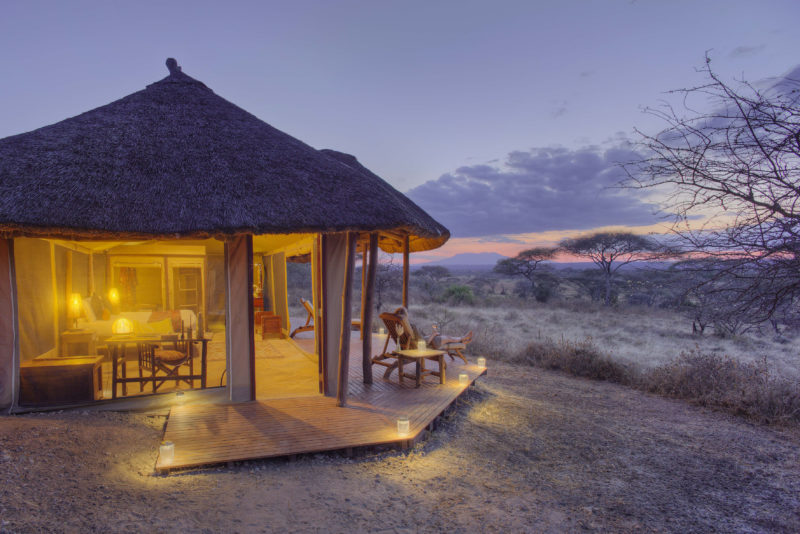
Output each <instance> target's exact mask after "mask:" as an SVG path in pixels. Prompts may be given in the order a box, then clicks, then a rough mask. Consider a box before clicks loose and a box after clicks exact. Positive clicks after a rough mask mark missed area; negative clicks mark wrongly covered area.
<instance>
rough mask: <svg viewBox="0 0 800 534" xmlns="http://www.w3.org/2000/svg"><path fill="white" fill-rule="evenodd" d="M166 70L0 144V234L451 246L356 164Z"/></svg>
mask: <svg viewBox="0 0 800 534" xmlns="http://www.w3.org/2000/svg"><path fill="white" fill-rule="evenodd" d="M167 67H168V69H169V71H170V73H169V75H168V76H167V77H166V78H164V79H162V80H160V81H158V82H155V83H152V84H150V85H148V86H147V87H146V88H145V89H143V90H141V91H138V92H136V93H133V94H131V95H128V96H126V97H124V98H122V99H120V100H117V101H115V102H112V103H110V104H107V105H105V106H101V107H99V108H96V109H93V110H91V111H88V112H86V113H83V114H81V115H78V116H76V117H72V118H69V119H66V120H63V121H61V122H58V123H56V124H53V125H50V126H45V127H44V128H39V129H38V130H34V131H32V132H28V133H25V134H20V135H15V136H12V137H7V138H5V139H0V234H2V235H6V236H14V235H42V236H56V237H72V238H80V239H91V238H105V239H108V238H112V239H125V238H136V239H138V238H143V237H145V238H146V237H160V238H164V237H187V238H188V237H193V238H200V237H209V236H215V237H224V236H232V235H236V234H242V233H254V234H266V233H300V232H338V231H348V230H355V231H373V230H385V231H392V232H397V233H399V234H401V235H402V234H403V233H408V234H410V235H411V244H412V250H426V249H430V248H435V247H437V246H440V245H441V244H443V243H444V242H445V241H446V240H447V238H448V237H449V233H448V231H447V229H446V228H444V227H443V226H441V225H440V224H439V223H437V222H436V221H434V220H433V219H432V218H431V217H430V216H429V215H428V214H427V213H425V212H424V211H423V210H421V209H420V208H419V207H418V206H416V204H414V203H413V202H411V201H410V200H409V199H408V198H406V197H405V196H404V195H402V194H401V193H399V192H398V191H397V190H395V189H394V188H393V187H392V186H391V185H389V184H388V183H386V182H385V181H384V180H382V179H381V178H379V177H378V176H376V175H375V174H374V173H372V172H370V171H369V170H367V169H366V168H364V167H363V166H362V165H361V164H360V163H358V161H357V160H356V159H355V158H354V157H352V156H349V155H346V154H342V153H339V152H334V151H319V150H315V149H314V148H312V147H310V146H308V145H306V144H305V143H303V142H301V141H299V140H297V139H295V138H294V137H291V136H289V135H287V134H285V133H283V132H281V131H279V130H277V129H275V128H273V127H272V126H270V125H269V124H267V123H265V122H263V121H261V120H260V119H258V118H257V117H255V116H253V115H251V114H250V113H248V112H246V111H244V110H243V109H241V108H239V107H237V106H235V105H234V104H232V103H230V102H228V101H227V100H225V99H223V98H221V97H219V96H217V95H216V94H214V92H213V91H212V90H211V89H209V88H208V87H206V86H205V84H203V83H202V82H200V81H198V80H195V79H194V78H192V77H190V76H188V75H187V74H185V73H184V72H183V71H182V70H181V69H180V67H179V66H178V63H177V61H174V60H167ZM385 246H386V247H388V248H391V247H392V245H391V244H389V243H387V244H386V245H385Z"/></svg>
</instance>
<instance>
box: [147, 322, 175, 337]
mask: <svg viewBox="0 0 800 534" xmlns="http://www.w3.org/2000/svg"><path fill="white" fill-rule="evenodd" d="M147 326H148V327H149V328H150V329H151V330H152V331H153V333H154V334H171V333H172V332H174V330H173V329H172V319H164V320H163V321H154V322H152V323H147Z"/></svg>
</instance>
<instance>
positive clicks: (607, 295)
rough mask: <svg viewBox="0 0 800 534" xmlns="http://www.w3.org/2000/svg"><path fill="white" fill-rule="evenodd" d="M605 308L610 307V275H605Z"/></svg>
mask: <svg viewBox="0 0 800 534" xmlns="http://www.w3.org/2000/svg"><path fill="white" fill-rule="evenodd" d="M606 306H611V273H606Z"/></svg>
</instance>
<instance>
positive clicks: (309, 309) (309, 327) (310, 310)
mask: <svg viewBox="0 0 800 534" xmlns="http://www.w3.org/2000/svg"><path fill="white" fill-rule="evenodd" d="M300 304H302V305H303V308H305V309H306V313H307V314H308V316H307V317H306V324H304V325H303V326H298V327H297V328H295V329H294V330H292V333H291V334H289V337H290V338H293V339H294V336H295V335H296V334H299V333H300V332H311V331H313V330H314V307H313V306H312V305H311V303H310V302H309V301H307V300H306V299H304V298H303V297H300Z"/></svg>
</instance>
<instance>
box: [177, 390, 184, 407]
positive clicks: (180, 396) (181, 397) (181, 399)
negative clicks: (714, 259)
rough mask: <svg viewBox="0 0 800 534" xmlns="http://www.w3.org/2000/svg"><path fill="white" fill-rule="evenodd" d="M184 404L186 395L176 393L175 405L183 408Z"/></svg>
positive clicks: (180, 392)
mask: <svg viewBox="0 0 800 534" xmlns="http://www.w3.org/2000/svg"><path fill="white" fill-rule="evenodd" d="M184 403H186V395H185V394H184V393H183V391H176V392H175V404H177V405H178V406H183V404H184Z"/></svg>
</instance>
